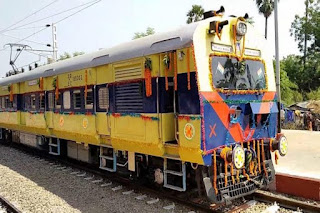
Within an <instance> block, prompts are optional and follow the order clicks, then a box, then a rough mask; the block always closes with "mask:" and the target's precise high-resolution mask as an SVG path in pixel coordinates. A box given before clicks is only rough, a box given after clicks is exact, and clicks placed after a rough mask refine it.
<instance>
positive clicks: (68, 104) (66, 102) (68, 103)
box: [63, 91, 71, 109]
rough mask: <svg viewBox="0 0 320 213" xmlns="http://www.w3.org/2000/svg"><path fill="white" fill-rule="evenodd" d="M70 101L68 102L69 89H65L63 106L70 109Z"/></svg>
mask: <svg viewBox="0 0 320 213" xmlns="http://www.w3.org/2000/svg"><path fill="white" fill-rule="evenodd" d="M70 107H71V102H70V91H65V92H64V93H63V108H64V109H70Z"/></svg>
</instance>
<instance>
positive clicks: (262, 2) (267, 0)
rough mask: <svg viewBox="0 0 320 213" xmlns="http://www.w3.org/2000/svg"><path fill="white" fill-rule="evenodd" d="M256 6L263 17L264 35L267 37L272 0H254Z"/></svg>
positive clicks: (272, 5) (272, 6)
mask: <svg viewBox="0 0 320 213" xmlns="http://www.w3.org/2000/svg"><path fill="white" fill-rule="evenodd" d="M256 4H257V7H258V9H259V13H261V14H263V16H264V18H265V26H264V30H265V33H264V36H265V38H266V39H267V32H268V18H269V16H270V15H271V13H272V11H273V8H274V0H256Z"/></svg>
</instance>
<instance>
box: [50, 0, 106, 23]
mask: <svg viewBox="0 0 320 213" xmlns="http://www.w3.org/2000/svg"><path fill="white" fill-rule="evenodd" d="M100 1H101V0H96V1H95V2H93V3H92V4H90V5H88V6H86V7H84V8H82V9H80V10H78V11H76V12H74V13H72V14H70V15H69V16H66V17H64V18H62V19H60V20H59V21H57V22H55V24H58V23H59V22H62V21H64V20H66V19H67V18H70V17H71V16H74V15H75V14H77V13H80V12H81V11H83V10H85V9H87V8H89V7H91V6H93V5H95V4H97V3H98V2H100Z"/></svg>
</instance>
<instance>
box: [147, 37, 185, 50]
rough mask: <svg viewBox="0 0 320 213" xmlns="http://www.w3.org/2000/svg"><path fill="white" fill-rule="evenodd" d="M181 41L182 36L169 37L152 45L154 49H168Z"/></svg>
mask: <svg viewBox="0 0 320 213" xmlns="http://www.w3.org/2000/svg"><path fill="white" fill-rule="evenodd" d="M180 42H181V38H180V37H174V38H169V39H166V40H162V41H157V42H155V43H153V44H152V45H151V47H150V48H151V49H152V50H160V51H161V50H166V49H170V48H173V47H175V46H178V45H179V44H180Z"/></svg>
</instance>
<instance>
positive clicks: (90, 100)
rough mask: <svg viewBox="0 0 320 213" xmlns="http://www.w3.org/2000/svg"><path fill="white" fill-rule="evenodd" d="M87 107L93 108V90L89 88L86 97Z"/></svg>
mask: <svg viewBox="0 0 320 213" xmlns="http://www.w3.org/2000/svg"><path fill="white" fill-rule="evenodd" d="M86 109H93V91H92V89H88V91H87V99H86Z"/></svg>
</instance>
